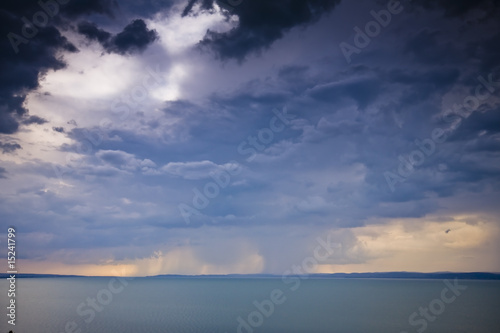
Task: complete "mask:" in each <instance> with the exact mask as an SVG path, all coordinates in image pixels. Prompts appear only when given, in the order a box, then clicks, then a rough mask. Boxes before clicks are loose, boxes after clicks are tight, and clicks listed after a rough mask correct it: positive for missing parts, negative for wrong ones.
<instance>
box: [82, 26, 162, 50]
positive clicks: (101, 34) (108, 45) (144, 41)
mask: <svg viewBox="0 0 500 333" xmlns="http://www.w3.org/2000/svg"><path fill="white" fill-rule="evenodd" d="M78 32H79V33H81V34H82V35H84V36H86V37H87V38H88V39H91V40H96V41H98V42H99V43H100V44H101V45H102V46H103V47H104V49H106V51H107V52H109V53H111V52H113V53H118V54H127V53H134V52H141V51H144V50H145V49H146V48H147V46H148V45H149V44H151V43H153V42H154V41H156V40H157V39H158V34H157V33H156V31H155V30H149V29H148V27H147V26H146V23H145V22H144V21H143V20H141V19H137V20H134V21H132V22H131V23H130V24H129V25H127V26H126V27H125V28H124V29H123V31H122V32H120V33H118V34H117V35H115V36H112V35H111V34H110V33H109V32H107V31H105V30H102V29H99V28H98V27H97V26H96V25H95V24H94V23H90V22H81V23H79V24H78Z"/></svg>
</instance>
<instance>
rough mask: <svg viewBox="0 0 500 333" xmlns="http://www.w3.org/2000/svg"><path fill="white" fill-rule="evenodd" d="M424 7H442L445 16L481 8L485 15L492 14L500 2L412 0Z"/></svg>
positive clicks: (462, 13) (453, 15)
mask: <svg viewBox="0 0 500 333" xmlns="http://www.w3.org/2000/svg"><path fill="white" fill-rule="evenodd" d="M414 3H415V4H416V5H418V6H422V7H424V8H425V9H443V10H444V11H445V14H446V16H448V17H455V16H462V15H465V14H467V13H468V12H470V11H471V10H476V9H481V10H483V11H484V13H486V14H487V15H491V14H493V13H494V12H495V11H496V10H497V9H498V6H499V4H500V1H499V0H422V1H417V2H414Z"/></svg>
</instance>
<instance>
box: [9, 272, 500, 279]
mask: <svg viewBox="0 0 500 333" xmlns="http://www.w3.org/2000/svg"><path fill="white" fill-rule="evenodd" d="M9 276H10V275H9V274H4V273H0V278H8V277H9ZM307 276H308V277H309V278H316V279H437V280H443V279H455V278H456V279H462V280H500V274H499V273H487V272H469V273H454V272H436V273H417V272H381V273H334V274H309V275H307ZM61 277H64V278H71V277H86V276H81V275H56V274H16V278H61ZM140 278H150V279H151V278H192V279H203V278H226V279H228V278H233V279H235V278H239V279H265V278H281V275H274V274H227V275H175V274H168V275H155V276H147V277H140Z"/></svg>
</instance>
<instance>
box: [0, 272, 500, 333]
mask: <svg viewBox="0 0 500 333" xmlns="http://www.w3.org/2000/svg"><path fill="white" fill-rule="evenodd" d="M110 282H111V283H110ZM451 282H453V281H451ZM458 283H459V285H463V286H466V287H467V289H466V290H459V291H457V293H459V295H458V296H457V295H456V294H453V292H452V291H446V292H444V294H443V290H444V289H445V288H447V285H446V284H445V283H444V282H443V281H442V280H391V279H387V280H385V279H308V280H302V281H301V284H300V286H299V285H295V284H294V283H290V284H286V283H284V282H283V281H282V280H281V279H279V278H277V279H229V278H210V279H209V278H203V279H202V278H194V279H190V278H136V279H133V280H129V281H125V282H124V283H121V282H120V281H118V280H115V279H114V280H112V279H111V278H36V279H18V280H17V290H18V294H17V304H18V305H17V320H16V326H15V327H11V326H10V325H7V316H6V313H7V311H6V306H7V283H6V281H2V282H1V283H0V288H1V289H0V292H1V295H2V297H0V304H1V305H2V308H3V309H5V310H3V311H4V314H3V315H2V317H3V320H2V322H1V323H0V328H1V332H8V330H10V329H13V330H14V331H15V332H16V333H63V332H81V333H87V332H88V333H90V332H92V333H96V332H97V333H100V332H102V333H137V332H144V333H146V332H147V333H156V332H168V333H182V332H186V333H195V332H197V333H210V332H228V333H229V332H244V333H249V332H256V333H257V332H261V333H281V332H283V333H285V332H286V333H292V332H304V333H320V332H321V333H322V332H329V333H332V332H341V333H355V332H356V333H358V332H359V333H361V332H363V333H365V332H370V333H400V332H402V331H406V332H408V333H411V332H419V330H420V332H428V333H431V332H443V333H444V332H450V333H459V332H464V333H465V332H467V333H474V332H477V333H483V332H484V333H486V332H488V333H498V332H500V319H499V317H500V282H498V281H470V280H459V282H458ZM292 287H296V290H292ZM273 290H274V293H273ZM272 293H273V294H272ZM443 295H444V298H445V299H444V300H446V301H447V302H448V303H446V302H445V301H444V300H443ZM272 300H274V301H275V302H276V303H272ZM93 301H95V303H92V302H93ZM255 303H257V305H256V304H255ZM271 304H272V306H271ZM430 306H431V308H432V310H433V312H431V310H428V312H427V313H422V314H420V313H419V308H421V307H422V308H423V311H425V308H429V307H430ZM259 307H260V310H259V309H258V308H259ZM273 308H274V309H273ZM414 313H416V314H414ZM433 313H434V314H433ZM412 314H414V315H413V317H412V319H413V321H412V323H413V325H412V324H411V323H410V322H409V318H410V317H411V316H412ZM426 315H427V317H426ZM238 320H239V321H238ZM79 330H81V331H79Z"/></svg>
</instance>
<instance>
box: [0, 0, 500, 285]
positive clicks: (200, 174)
mask: <svg viewBox="0 0 500 333" xmlns="http://www.w3.org/2000/svg"><path fill="white" fill-rule="evenodd" d="M499 14H500V1H497V0H475V1H461V0H458V1H457V0H455V1H453V0H435V1H430V0H422V1H401V2H399V1H392V0H391V1H385V0H384V1H378V0H359V1H358V0H357V1H348V0H279V1H278V0H276V1H270V0H218V1H213V0H140V1H138V0H134V1H131V0H123V1H121V0H91V1H84V0H57V1H56V0H42V1H41V2H38V1H32V0H18V1H15V2H14V1H9V2H5V1H4V2H2V4H1V5H0V22H1V23H0V151H1V152H0V189H1V191H0V228H1V229H0V245H1V247H2V248H1V255H2V257H1V259H0V261H1V262H2V266H5V265H6V261H7V260H6V258H7V245H6V243H7V229H8V227H14V228H15V230H16V240H17V243H16V255H17V263H18V270H19V272H21V273H47V274H78V275H108V276H109V275H133V276H147V275H157V274H229V273H237V274H257V273H271V274H283V273H284V272H286V271H287V270H288V269H290V267H293V266H294V265H300V264H301V263H304V262H305V261H307V260H306V259H307V258H311V257H313V254H314V250H315V249H316V248H317V246H318V244H324V243H325V242H327V243H329V244H330V245H332V248H334V250H333V251H331V253H329V256H328V257H327V258H324V257H322V258H321V260H316V262H315V264H314V265H312V266H311V267H309V268H308V269H307V272H308V273H336V272H386V271H419V272H437V271H456V272H469V271H485V272H500V256H499V253H500V207H499V202H500V200H499V199H500V62H499V59H500V20H499V17H500V15H499ZM316 259H317V258H316Z"/></svg>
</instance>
